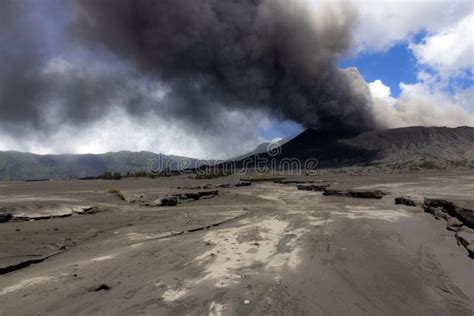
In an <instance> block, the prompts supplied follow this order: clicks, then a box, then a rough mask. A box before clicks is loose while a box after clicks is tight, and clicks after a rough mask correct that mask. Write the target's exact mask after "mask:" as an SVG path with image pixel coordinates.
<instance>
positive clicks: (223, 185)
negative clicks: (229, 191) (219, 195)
mask: <svg viewBox="0 0 474 316" xmlns="http://www.w3.org/2000/svg"><path fill="white" fill-rule="evenodd" d="M216 187H217V188H230V184H229V183H224V184H218V185H216Z"/></svg>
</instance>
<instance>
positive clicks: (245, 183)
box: [235, 181, 252, 187]
mask: <svg viewBox="0 0 474 316" xmlns="http://www.w3.org/2000/svg"><path fill="white" fill-rule="evenodd" d="M251 185H252V182H250V181H241V182H239V183H237V184H236V185H235V186H236V187H249V186H251Z"/></svg>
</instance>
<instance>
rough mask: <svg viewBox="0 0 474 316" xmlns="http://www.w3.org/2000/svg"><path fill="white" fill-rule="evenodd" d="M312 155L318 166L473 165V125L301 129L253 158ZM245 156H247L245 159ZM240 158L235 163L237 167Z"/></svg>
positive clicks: (399, 166)
mask: <svg viewBox="0 0 474 316" xmlns="http://www.w3.org/2000/svg"><path fill="white" fill-rule="evenodd" d="M257 157H261V158H272V159H273V158H274V159H276V160H278V161H281V160H282V159H285V158H286V159H289V158H294V159H297V160H300V161H304V160H306V159H308V158H315V159H317V160H318V161H319V167H342V166H352V165H377V164H381V165H385V166H390V167H393V168H400V169H403V168H407V169H417V168H440V169H441V168H447V167H470V168H473V167H474V128H473V127H466V126H464V127H458V128H448V127H420V126H416V127H406V128H396V129H387V130H380V131H370V132H365V133H361V134H359V135H354V134H352V133H350V132H347V131H320V130H311V129H308V130H305V131H304V132H302V133H301V134H300V135H298V136H296V137H295V138H293V139H292V140H290V141H288V142H287V143H285V144H284V145H283V146H282V148H281V154H280V155H278V156H276V157H269V156H268V154H267V153H261V154H258V155H255V156H254V157H253V158H257ZM247 159H249V158H247ZM240 163H242V161H238V162H237V166H238V167H239V165H240Z"/></svg>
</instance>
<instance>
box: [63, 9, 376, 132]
mask: <svg viewBox="0 0 474 316" xmlns="http://www.w3.org/2000/svg"><path fill="white" fill-rule="evenodd" d="M74 10H75V16H74V22H73V27H72V29H73V31H74V32H75V34H78V35H80V37H81V38H83V39H86V40H88V41H89V43H93V44H95V45H96V47H103V46H105V47H106V48H107V49H109V50H110V51H112V52H114V53H115V54H116V55H117V56H119V57H120V58H122V59H123V60H125V61H127V62H129V63H131V64H132V65H134V67H136V69H137V70H138V71H139V72H140V74H141V75H143V76H146V77H148V78H152V79H153V80H157V81H159V82H161V83H163V85H164V86H165V87H166V91H167V93H166V94H165V95H164V97H163V99H162V100H161V101H160V102H159V103H160V104H159V105H157V106H156V107H155V110H156V111H157V112H159V113H162V114H164V115H172V116H173V117H175V118H178V119H184V120H186V121H188V122H191V123H194V124H201V122H203V124H202V125H205V124H206V123H209V122H208V121H209V120H211V121H212V116H213V113H215V112H218V111H219V110H221V109H222V108H226V109H230V110H242V109H255V110H257V111H261V112H266V113H270V114H272V115H274V116H277V117H280V118H284V119H289V120H293V121H296V122H299V123H301V124H303V125H304V126H306V127H313V128H322V129H350V130H368V129H374V128H376V124H375V122H374V120H373V118H372V115H371V113H370V108H369V107H370V101H369V100H368V99H367V97H366V96H365V95H364V94H363V93H360V92H359V91H357V89H355V88H354V87H353V86H352V85H351V83H350V80H349V79H348V78H347V76H346V74H345V73H344V72H343V71H341V70H340V69H338V68H337V66H336V62H337V59H338V58H339V57H340V56H341V55H342V54H343V53H344V52H345V50H346V49H347V48H348V47H349V45H350V37H351V36H350V35H351V28H352V26H353V23H354V20H355V13H354V10H353V9H351V7H350V6H348V5H347V4H344V5H338V6H327V5H326V6H321V7H319V8H318V10H314V8H313V5H312V4H311V2H309V1H304V0H301V1H300V0H292V1H287V0H241V1H235V0H232V1H231V0H199V1H194V0H160V1H155V0H76V1H75V6H74ZM136 106H140V105H139V104H136ZM132 107H133V105H132Z"/></svg>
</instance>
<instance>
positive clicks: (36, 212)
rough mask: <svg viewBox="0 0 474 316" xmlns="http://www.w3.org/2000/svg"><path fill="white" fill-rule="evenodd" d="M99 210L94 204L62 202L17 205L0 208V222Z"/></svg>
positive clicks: (51, 217)
mask: <svg viewBox="0 0 474 316" xmlns="http://www.w3.org/2000/svg"><path fill="white" fill-rule="evenodd" d="M99 211H100V210H99V209H98V208H97V207H95V206H79V205H62V204H57V205H56V204H47V205H43V204H41V203H40V204H33V205H22V206H19V207H14V208H10V207H2V208H0V223H5V222H9V221H15V222H20V221H38V220H45V219H53V218H61V217H69V216H72V215H87V214H95V213H97V212H99Z"/></svg>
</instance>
